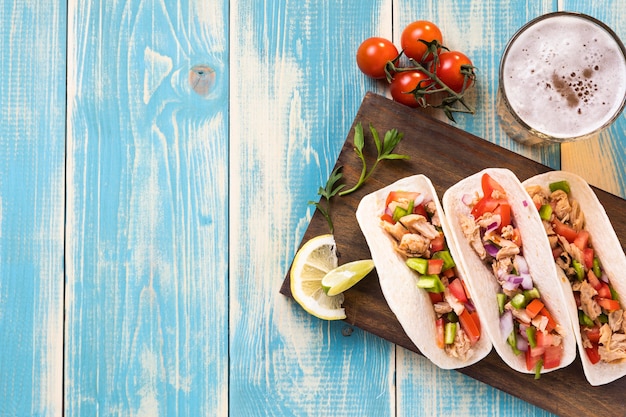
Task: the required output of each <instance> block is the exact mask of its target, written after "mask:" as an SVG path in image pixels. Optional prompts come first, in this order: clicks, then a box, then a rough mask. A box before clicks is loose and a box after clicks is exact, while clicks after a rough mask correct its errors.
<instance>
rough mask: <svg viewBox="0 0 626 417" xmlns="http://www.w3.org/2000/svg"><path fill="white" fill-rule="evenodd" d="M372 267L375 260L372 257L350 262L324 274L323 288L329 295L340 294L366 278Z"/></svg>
mask: <svg viewBox="0 0 626 417" xmlns="http://www.w3.org/2000/svg"><path fill="white" fill-rule="evenodd" d="M372 269H374V261H372V260H371V259H364V260H360V261H353V262H348V263H347V264H343V265H341V266H338V267H337V268H335V269H332V270H331V271H329V272H328V273H327V274H326V275H324V278H322V289H323V290H324V292H325V293H326V294H327V295H329V296H334V295H337V294H340V293H342V292H344V291H345V290H347V289H348V288H351V287H352V286H353V285H354V284H356V283H357V282H359V281H361V280H362V279H363V278H365V276H366V275H367V274H369V273H370V271H371V270H372Z"/></svg>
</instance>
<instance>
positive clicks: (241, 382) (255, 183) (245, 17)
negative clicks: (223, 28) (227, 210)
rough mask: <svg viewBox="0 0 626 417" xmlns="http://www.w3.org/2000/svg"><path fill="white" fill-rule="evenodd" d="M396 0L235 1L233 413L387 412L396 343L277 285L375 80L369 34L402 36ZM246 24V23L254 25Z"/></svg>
mask: <svg viewBox="0 0 626 417" xmlns="http://www.w3.org/2000/svg"><path fill="white" fill-rule="evenodd" d="M390 13H391V2H389V1H372V0H369V1H353V2H316V1H301V0H296V1H284V0H269V1H265V2H261V3H259V2H253V1H250V0H248V1H237V2H234V3H231V25H232V27H233V28H241V30H237V34H238V36H237V37H234V36H233V37H232V39H231V51H232V52H231V81H232V83H231V97H232V101H231V108H230V110H231V113H230V115H231V131H230V136H231V176H230V179H231V213H232V217H231V219H232V220H231V244H230V254H231V281H230V288H231V292H230V300H231V324H230V346H231V348H230V361H231V367H230V369H231V374H230V375H231V377H230V413H231V415H233V416H244V415H245V416H266V415H275V416H283V415H284V416H289V415H299V416H321V415H337V416H364V415H371V416H378V415H380V416H382V415H392V414H393V411H392V410H393V408H394V407H395V393H394V388H393V379H394V347H393V345H391V344H389V343H387V342H385V341H383V340H381V339H379V338H377V337H375V336H372V335H371V334H368V333H365V332H362V331H360V330H358V329H355V330H354V333H352V335H351V336H350V337H344V336H342V333H341V332H342V330H344V328H346V324H345V323H343V322H340V323H334V322H333V323H329V322H325V321H321V320H319V319H316V318H314V317H312V316H310V315H309V314H308V313H306V312H304V310H303V309H302V308H301V307H300V306H299V305H297V304H296V303H295V302H294V301H293V300H291V299H287V298H285V297H284V296H282V295H280V294H279V293H278V290H279V288H280V285H281V283H282V278H283V277H284V276H285V274H286V272H287V270H288V268H289V264H290V261H291V259H292V258H293V255H294V252H295V250H296V249H297V247H298V244H299V243H300V239H301V238H302V236H303V234H304V232H305V230H306V227H307V226H308V223H309V220H310V216H311V214H312V212H313V207H312V206H310V205H307V201H309V200H317V198H318V197H317V195H316V192H317V189H318V187H319V186H321V185H323V184H324V183H325V182H326V179H327V177H328V174H329V173H330V171H331V170H332V167H333V165H334V164H335V161H336V158H337V156H338V154H339V151H340V149H341V146H342V145H343V142H344V140H345V137H346V135H347V133H348V130H349V128H350V125H351V123H352V121H353V119H354V117H355V115H356V111H357V109H358V106H359V104H360V103H361V100H362V99H363V96H364V95H365V92H366V91H367V90H377V89H378V88H379V84H377V83H374V82H372V81H370V80H367V79H366V78H365V77H364V76H362V75H361V74H360V73H359V72H358V69H357V67H356V63H355V54H356V49H357V47H358V45H359V43H360V42H361V41H362V40H363V39H365V38H366V37H368V36H370V34H371V33H373V32H377V33H380V34H382V35H387V36H391V15H390ZM243 28H245V30H244V29H243Z"/></svg>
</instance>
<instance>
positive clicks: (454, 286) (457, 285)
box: [448, 278, 467, 304]
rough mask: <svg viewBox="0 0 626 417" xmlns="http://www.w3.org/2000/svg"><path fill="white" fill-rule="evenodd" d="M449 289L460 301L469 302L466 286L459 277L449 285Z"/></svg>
mask: <svg viewBox="0 0 626 417" xmlns="http://www.w3.org/2000/svg"><path fill="white" fill-rule="evenodd" d="M448 289H449V290H450V292H451V293H452V295H453V296H454V297H455V298H456V299H457V300H459V302H461V303H463V304H465V303H467V294H466V293H465V287H464V286H463V282H462V281H461V279H459V278H457V279H455V280H454V281H452V282H451V283H450V284H449V285H448Z"/></svg>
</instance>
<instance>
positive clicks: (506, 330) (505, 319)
mask: <svg viewBox="0 0 626 417" xmlns="http://www.w3.org/2000/svg"><path fill="white" fill-rule="evenodd" d="M512 331H513V313H511V310H506V311H505V312H504V313H502V315H501V316H500V333H502V338H503V340H504V341H505V342H506V339H507V338H508V337H509V335H510V334H511V332H512Z"/></svg>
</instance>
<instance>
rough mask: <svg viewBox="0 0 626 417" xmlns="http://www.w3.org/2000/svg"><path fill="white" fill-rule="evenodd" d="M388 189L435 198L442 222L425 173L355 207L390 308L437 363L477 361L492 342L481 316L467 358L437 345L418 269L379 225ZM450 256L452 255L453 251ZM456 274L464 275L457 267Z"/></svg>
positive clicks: (450, 366) (443, 365) (432, 315)
mask: <svg viewBox="0 0 626 417" xmlns="http://www.w3.org/2000/svg"><path fill="white" fill-rule="evenodd" d="M391 191H411V192H413V191H417V192H420V193H422V194H424V196H425V198H426V200H427V201H428V200H432V201H434V202H435V204H436V206H437V212H438V214H439V218H440V220H441V222H442V224H444V223H445V216H444V213H443V210H442V208H441V204H440V203H439V199H438V197H437V194H436V192H435V189H434V187H433V185H432V183H431V182H430V180H429V179H428V178H427V177H425V176H424V175H415V176H411V177H407V178H403V179H401V180H399V181H397V182H395V183H393V184H391V185H389V186H387V187H385V188H382V189H380V190H378V191H376V192H374V193H371V194H368V195H367V196H365V197H363V199H362V200H361V202H360V204H359V207H358V209H357V211H356V217H357V221H358V223H359V226H360V227H361V230H362V232H363V235H364V236H365V239H366V241H367V244H368V246H369V249H370V252H371V255H372V260H373V261H374V264H375V265H376V271H377V274H378V278H379V280H380V287H381V289H382V292H383V295H384V296H385V299H386V301H387V303H388V304H389V307H390V308H391V311H393V313H394V314H395V315H396V317H397V319H398V321H399V322H400V324H401V325H402V328H403V329H404V331H405V332H406V334H407V336H408V337H409V338H410V339H411V341H412V342H413V343H414V344H415V346H416V347H417V348H418V349H419V351H420V352H421V353H422V354H423V355H424V356H425V357H426V358H428V359H430V360H431V361H432V362H433V363H434V364H435V365H437V366H438V367H440V368H443V369H457V368H462V367H465V366H469V365H471V364H473V363H476V362H478V361H479V360H480V359H482V358H484V357H485V356H487V354H488V353H489V352H490V351H491V342H490V340H489V337H488V336H487V335H486V334H485V331H484V329H485V327H487V326H486V325H485V322H484V321H482V320H481V323H482V326H481V328H482V329H483V330H482V332H481V333H482V334H481V337H480V340H479V341H478V342H477V343H476V344H475V345H474V346H473V347H472V349H473V351H474V352H473V354H472V356H471V357H470V358H468V360H465V361H463V360H461V359H459V358H455V357H452V356H449V355H448V354H446V351H445V350H444V349H441V348H439V347H437V343H436V329H435V319H436V315H435V311H434V309H433V305H432V302H431V301H430V298H429V296H428V293H427V292H426V291H425V290H423V289H421V288H418V287H417V281H418V276H417V273H416V272H415V271H413V270H412V269H410V268H409V267H408V266H407V265H406V264H405V259H404V257H403V256H402V255H401V254H399V253H398V252H397V251H396V250H395V248H394V240H393V238H392V237H390V236H389V235H388V234H387V232H385V230H384V229H383V228H382V225H381V222H382V221H381V219H380V217H381V215H382V214H383V213H384V211H385V203H386V199H387V196H388V195H389V193H390V192H391ZM444 234H445V228H444ZM451 253H452V252H451ZM452 256H453V257H454V253H452ZM455 261H456V259H455ZM458 274H459V277H460V278H461V279H464V277H463V276H462V271H461V269H460V268H458Z"/></svg>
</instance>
